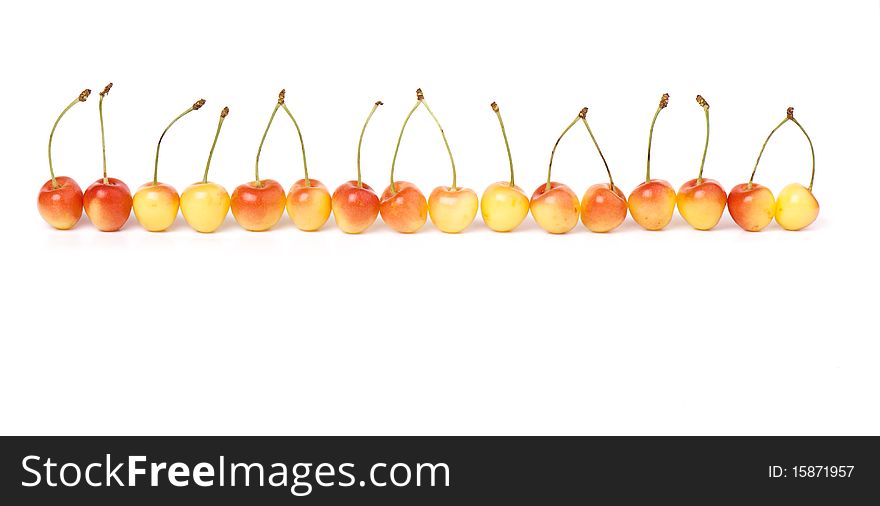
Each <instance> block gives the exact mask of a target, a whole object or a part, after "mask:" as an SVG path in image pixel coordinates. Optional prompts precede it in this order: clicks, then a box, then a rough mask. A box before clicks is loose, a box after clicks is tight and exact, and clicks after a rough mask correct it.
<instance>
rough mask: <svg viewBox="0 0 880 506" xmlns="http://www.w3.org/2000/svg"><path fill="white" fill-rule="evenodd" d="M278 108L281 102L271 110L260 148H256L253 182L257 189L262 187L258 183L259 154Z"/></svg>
mask: <svg viewBox="0 0 880 506" xmlns="http://www.w3.org/2000/svg"><path fill="white" fill-rule="evenodd" d="M279 107H281V102H278V103H277V104H275V108H274V109H272V115H271V116H269V124H268V125H266V130H264V131H263V138H262V139H260V147H259V148H257V161H256V162H255V163H254V181H255V182H256V183H257V188H259V187H261V186H263V184H262V183H261V182H260V153H262V152H263V143H264V142H266V135H267V134H268V133H269V127H271V126H272V121H273V120H274V119H275V113H277V112H278V108H279Z"/></svg>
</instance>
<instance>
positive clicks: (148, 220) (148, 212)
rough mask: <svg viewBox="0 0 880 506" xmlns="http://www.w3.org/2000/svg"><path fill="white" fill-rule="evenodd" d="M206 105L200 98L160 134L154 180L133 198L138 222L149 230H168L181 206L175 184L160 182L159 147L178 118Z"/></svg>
mask: <svg viewBox="0 0 880 506" xmlns="http://www.w3.org/2000/svg"><path fill="white" fill-rule="evenodd" d="M203 105H205V100H204V99H199V100H198V101H197V102H196V103H194V104H193V105H192V106H190V107H189V108H188V109H187V110H185V111H183V112H182V113H180V114H179V115H178V116H177V117H176V118H174V119H173V120H171V123H169V124H168V126H167V127H165V130H164V131H162V135H160V136H159V142H158V143H157V144H156V161H155V162H154V164H153V181H151V182H149V183H146V184H144V185H142V186H141V187H140V188H138V191H136V192H135V194H134V198H133V199H132V208H133V209H134V216H135V218H137V220H138V223H140V224H141V226H142V227H144V229H146V230H147V231H149V232H162V231H165V230H168V228H170V227H171V225H173V224H174V220H175V219H177V211H178V209H179V208H180V195H178V194H177V190H175V189H174V187H173V186H171V185H170V184H166V183H160V182H159V148H161V147H162V139H164V138H165V134H166V133H168V130H169V129H170V128H171V126H172V125H173V124H175V123H177V120H179V119H180V118H182V117H184V116H186V115H187V114H189V113H191V112H193V111H198V110H199V109H200V108H201V107H202V106H203Z"/></svg>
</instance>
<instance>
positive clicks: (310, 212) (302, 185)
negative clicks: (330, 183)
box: [287, 179, 333, 232]
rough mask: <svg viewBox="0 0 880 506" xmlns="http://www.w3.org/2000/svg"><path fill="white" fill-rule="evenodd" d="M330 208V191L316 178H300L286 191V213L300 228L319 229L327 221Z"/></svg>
mask: <svg viewBox="0 0 880 506" xmlns="http://www.w3.org/2000/svg"><path fill="white" fill-rule="evenodd" d="M332 209H333V204H332V203H331V199H330V192H329V191H328V190H327V187H326V186H324V183H322V182H320V181H318V180H317V179H300V180H299V181H297V182H295V183H293V186H291V187H290V191H289V192H287V214H288V215H289V216H290V219H291V220H293V223H294V225H296V226H297V228H299V229H300V230H303V231H306V232H314V231H316V230H319V229H320V228H321V227H323V226H324V223H327V219H328V218H329V217H330V211H332Z"/></svg>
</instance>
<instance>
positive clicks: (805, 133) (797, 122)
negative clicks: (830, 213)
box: [789, 110, 816, 192]
mask: <svg viewBox="0 0 880 506" xmlns="http://www.w3.org/2000/svg"><path fill="white" fill-rule="evenodd" d="M789 117H790V118H791V120H792V121H793V122H794V124H795V125H797V126H798V128H800V129H801V132H803V133H804V137H806V138H807V142H809V143H810V156H811V157H812V158H813V171H812V173H811V174H810V186H808V187H807V189H808V190H810V192H812V191H813V180H814V179H816V151H814V150H813V140H812V139H810V136H809V135H808V134H807V131H806V130H804V127H802V126H801V124H800V122H799V121H798V120H796V119H795V117H794V110H792V111H791V114H790V115H789Z"/></svg>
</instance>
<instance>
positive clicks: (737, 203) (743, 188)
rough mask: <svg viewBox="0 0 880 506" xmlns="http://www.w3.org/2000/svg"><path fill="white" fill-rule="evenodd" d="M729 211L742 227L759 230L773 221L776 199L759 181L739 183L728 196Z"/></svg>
mask: <svg viewBox="0 0 880 506" xmlns="http://www.w3.org/2000/svg"><path fill="white" fill-rule="evenodd" d="M727 211H728V212H729V213H730V217H731V218H733V221H735V222H736V224H737V225H739V226H740V228H742V229H743V230H746V231H749V232H758V231H760V230H763V229H764V227H766V226H767V225H769V224H770V222H771V221H773V215H774V214H775V213H776V199H774V198H773V192H771V191H770V189H768V188H767V187H766V186H761V185H759V184H757V183H743V184H738V185H736V186H734V187H733V189H732V190H730V194H729V195H728V196H727Z"/></svg>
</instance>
